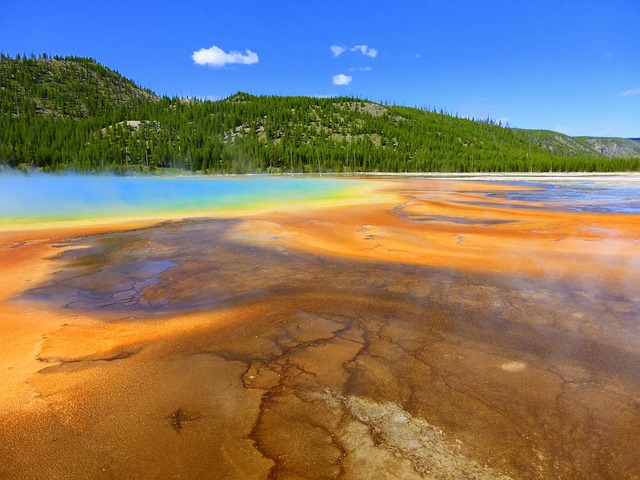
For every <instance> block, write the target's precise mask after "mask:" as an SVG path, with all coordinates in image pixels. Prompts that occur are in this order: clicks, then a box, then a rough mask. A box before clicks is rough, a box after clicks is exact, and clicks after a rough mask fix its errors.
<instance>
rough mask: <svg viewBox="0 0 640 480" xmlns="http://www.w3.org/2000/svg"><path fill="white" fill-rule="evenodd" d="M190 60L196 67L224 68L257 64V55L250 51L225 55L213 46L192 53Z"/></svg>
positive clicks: (232, 52) (233, 51)
mask: <svg viewBox="0 0 640 480" xmlns="http://www.w3.org/2000/svg"><path fill="white" fill-rule="evenodd" d="M191 58H192V59H193V61H194V63H196V64H197V65H209V66H210V67H224V66H225V65H227V64H229V63H238V64H241V65H251V64H252V63H258V54H257V53H255V52H252V51H251V50H245V53H244V54H242V53H241V52H238V51H235V50H232V51H231V52H229V53H226V52H225V51H224V50H222V49H221V48H220V47H216V46H215V45H213V46H212V47H211V48H201V49H200V50H198V51H196V52H193V54H192V55H191Z"/></svg>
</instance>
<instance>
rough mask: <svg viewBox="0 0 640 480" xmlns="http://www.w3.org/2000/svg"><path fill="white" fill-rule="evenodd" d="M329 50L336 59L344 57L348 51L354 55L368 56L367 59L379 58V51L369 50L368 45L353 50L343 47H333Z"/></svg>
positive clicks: (357, 46) (352, 48)
mask: <svg viewBox="0 0 640 480" xmlns="http://www.w3.org/2000/svg"><path fill="white" fill-rule="evenodd" d="M329 49H330V50H331V51H332V52H333V56H334V57H338V56H340V55H342V54H343V53H344V52H346V51H347V50H349V51H350V52H354V53H355V52H360V53H361V54H362V55H366V56H367V57H371V58H376V57H377V56H378V50H377V49H375V48H369V46H368V45H356V46H355V47H351V48H346V47H343V46H342V45H331V46H330V47H329Z"/></svg>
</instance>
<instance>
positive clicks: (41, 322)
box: [0, 179, 640, 479]
mask: <svg viewBox="0 0 640 480" xmlns="http://www.w3.org/2000/svg"><path fill="white" fill-rule="evenodd" d="M512 188H520V187H513V186H505V185H502V184H497V183H495V182H482V181H473V182H471V181H459V180H454V179H433V180H421V179H409V180H407V179H393V180H385V181H381V182H379V186H378V187H377V190H375V191H369V192H367V196H366V197H365V200H366V201H363V198H357V199H355V200H354V202H353V203H351V204H350V203H349V202H345V203H344V204H341V205H327V206H324V207H314V208H310V207H309V208H298V209H286V210H284V209H280V210H273V211H261V212H254V213H246V212H245V213H243V214H242V215H241V216H238V217H227V218H216V219H187V220H173V221H170V222H166V223H161V224H157V223H155V224H150V222H139V223H136V224H119V225H115V224H114V225H101V226H94V227H91V226H84V227H68V228H62V227H60V228H57V229H47V230H37V229H31V230H22V231H13V232H11V231H5V232H2V233H0V336H1V338H2V339H3V344H2V349H1V350H0V385H1V386H2V389H1V393H0V431H1V432H2V436H1V437H0V478H451V479H454V478H479V479H483V478H487V479H489V478H539V479H546V478H585V479H586V478H602V479H604V478H611V479H614V478H616V479H617V478H640V461H639V460H638V459H637V454H636V452H637V449H636V442H637V438H638V435H640V369H639V368H638V365H640V358H639V357H638V351H640V349H639V348H638V347H640V335H639V333H640V326H639V325H638V322H637V320H638V318H640V295H639V294H638V293H637V285H638V282H639V281H640V249H639V248H638V241H639V239H640V222H638V218H637V216H633V215H621V214H600V213H578V212H568V211H559V210H555V209H549V208H541V205H536V204H532V203H526V204H525V203H524V202H513V201H507V200H506V199H504V198H502V197H500V196H487V195H486V193H487V192H493V193H499V192H500V191H504V190H506V189H512Z"/></svg>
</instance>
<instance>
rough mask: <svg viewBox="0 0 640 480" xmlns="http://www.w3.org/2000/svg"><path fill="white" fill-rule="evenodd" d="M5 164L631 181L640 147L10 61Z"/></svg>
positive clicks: (5, 86)
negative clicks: (171, 88)
mask: <svg viewBox="0 0 640 480" xmlns="http://www.w3.org/2000/svg"><path fill="white" fill-rule="evenodd" d="M0 108H1V110H0V162H5V163H7V164H8V165H9V166H11V167H18V168H21V169H30V168H39V169H42V170H45V171H57V170H62V169H72V170H81V171H100V170H109V171H116V172H127V171H129V172H131V171H141V172H152V171H156V170H160V169H166V168H178V169H188V170H190V171H193V172H196V171H198V172H204V173H247V172H272V173H284V172H323V173H325V172H373V171H389V172H431V171H442V172H479V171H550V170H551V171H562V170H564V171H614V170H617V171H620V170H639V169H640V142H638V141H637V140H630V139H586V138H575V137H567V136H566V135H561V134H559V133H557V132H548V131H533V130H519V129H511V128H506V127H502V126H500V125H495V124H494V122H492V121H491V120H489V119H487V120H483V121H474V120H469V119H462V118H457V117H453V116H450V115H446V114H442V113H437V112H432V111H424V110H420V109H416V108H408V107H399V106H389V105H381V104H376V103H373V102H370V101H366V100H361V99H357V98H350V97H335V98H316V97H275V96H253V95H249V94H246V93H237V94H235V95H233V96H231V97H229V98H227V99H224V100H220V101H202V100H197V99H180V98H167V97H162V98H160V97H158V96H157V95H156V94H154V93H153V92H151V91H150V90H147V89H144V88H142V87H140V86H138V85H136V84H135V83H134V82H133V81H131V80H128V79H126V78H124V77H122V76H121V75H119V74H118V73H116V72H114V71H112V70H110V69H108V68H106V67H104V66H102V65H100V64H98V63H97V62H96V61H95V60H93V59H88V58H79V57H64V58H62V57H53V58H51V57H47V56H46V55H41V56H39V57H37V58H36V57H35V56H30V57H28V58H27V57H24V56H19V57H17V58H9V57H7V56H4V55H3V56H1V57H0Z"/></svg>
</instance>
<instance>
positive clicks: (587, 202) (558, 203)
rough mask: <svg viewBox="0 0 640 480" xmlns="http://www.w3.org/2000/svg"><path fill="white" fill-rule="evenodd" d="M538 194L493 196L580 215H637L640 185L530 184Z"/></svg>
mask: <svg viewBox="0 0 640 480" xmlns="http://www.w3.org/2000/svg"><path fill="white" fill-rule="evenodd" d="M529 185H531V186H535V187H539V188H540V190H523V191H514V192H507V193H492V194H491V195H493V196H498V195H499V196H502V197H504V198H506V199H508V200H517V201H525V202H541V203H542V204H543V206H545V207H547V208H555V209H562V210H571V211H581V212H606V213H633V214H640V182H637V181H636V182H626V183H624V182H611V183H606V182H583V181H578V182H576V181H566V182H561V183H535V184H529Z"/></svg>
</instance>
